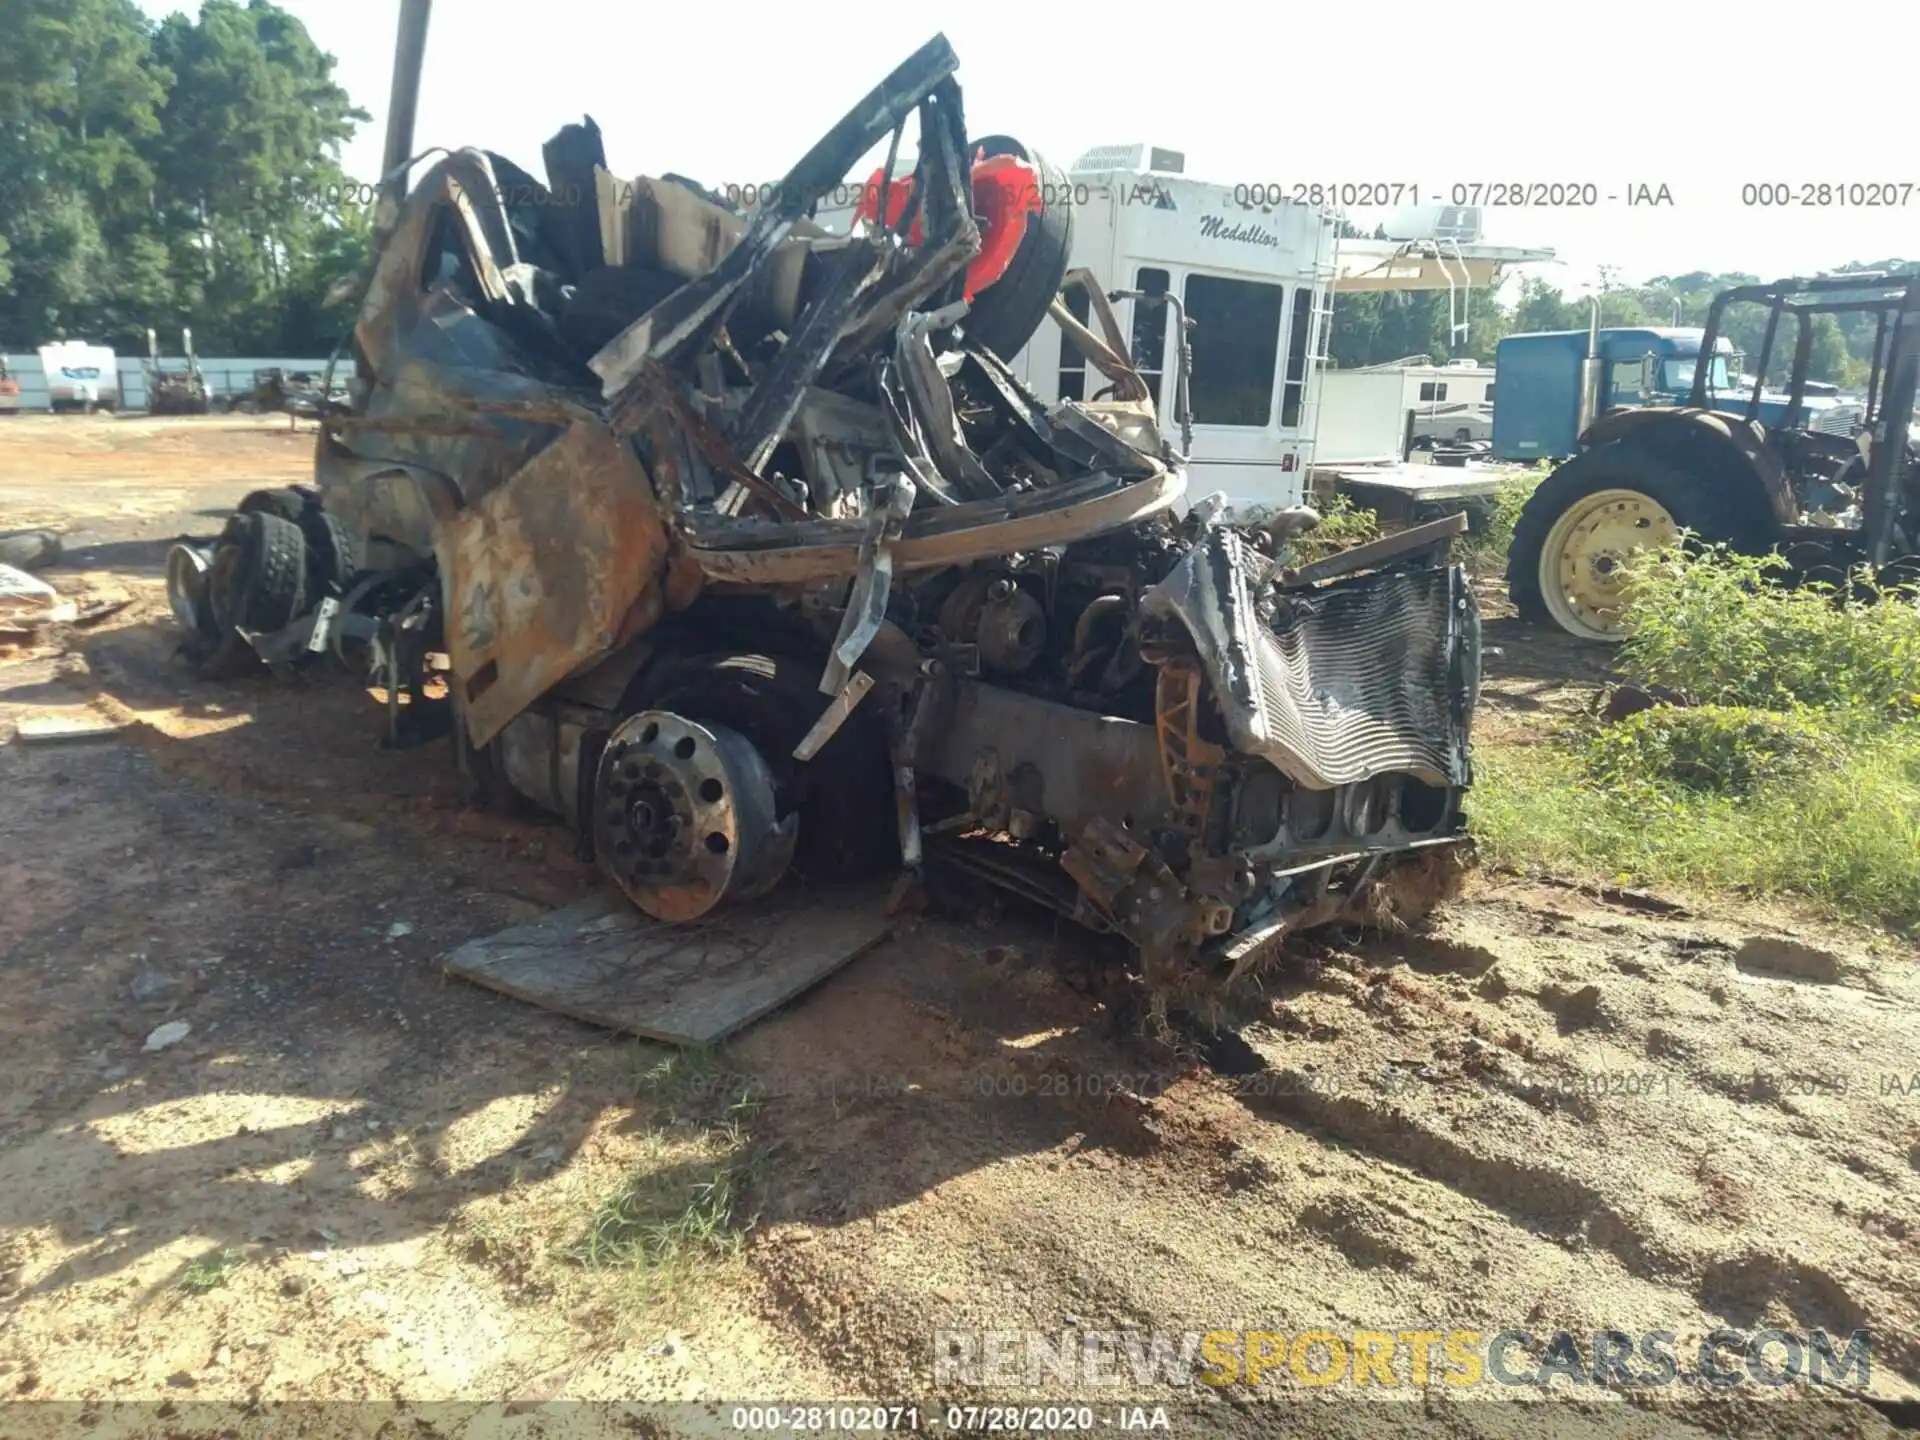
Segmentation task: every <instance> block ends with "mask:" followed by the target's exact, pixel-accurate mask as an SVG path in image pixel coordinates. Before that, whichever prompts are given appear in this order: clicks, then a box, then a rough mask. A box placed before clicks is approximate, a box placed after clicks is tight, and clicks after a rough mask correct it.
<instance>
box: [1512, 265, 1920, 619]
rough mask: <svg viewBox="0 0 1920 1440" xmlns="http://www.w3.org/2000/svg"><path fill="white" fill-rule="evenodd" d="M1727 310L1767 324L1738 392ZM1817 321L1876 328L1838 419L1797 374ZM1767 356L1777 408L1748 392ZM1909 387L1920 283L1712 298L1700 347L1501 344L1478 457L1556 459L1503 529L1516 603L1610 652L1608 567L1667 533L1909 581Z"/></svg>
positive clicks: (1836, 282) (1826, 285) (1916, 530)
mask: <svg viewBox="0 0 1920 1440" xmlns="http://www.w3.org/2000/svg"><path fill="white" fill-rule="evenodd" d="M1736 302H1749V303H1756V304H1760V305H1764V306H1766V307H1767V326H1766V332H1765V338H1764V340H1763V341H1762V344H1761V349H1760V354H1759V355H1758V356H1757V357H1756V358H1755V360H1754V364H1753V371H1754V376H1755V378H1753V379H1752V380H1751V383H1750V384H1745V383H1743V380H1742V378H1741V376H1740V370H1739V362H1740V356H1739V355H1738V352H1737V351H1735V349H1734V347H1733V346H1732V344H1731V343H1730V342H1729V341H1728V340H1727V339H1726V337H1725V336H1724V335H1723V334H1722V322H1723V320H1724V317H1725V314H1726V310H1727V307H1728V306H1729V305H1731V304H1734V303H1736ZM1822 314H1829V315H1839V314H1868V315H1872V316H1874V317H1876V319H1877V329H1876V334H1875V346H1874V353H1873V364H1872V369H1871V372H1870V376H1869V380H1868V385H1867V393H1866V398H1865V402H1864V404H1862V405H1858V406H1847V405H1845V404H1843V402H1842V401H1841V400H1840V399H1839V397H1838V396H1837V395H1836V394H1834V393H1833V387H1831V386H1822V385H1820V384H1819V383H1818V382H1816V381H1813V380H1812V379H1810V378H1809V376H1808V374H1807V370H1808V362H1809V358H1810V354H1811V347H1812V340H1813V320H1814V317H1815V316H1818V315H1822ZM1783 322H1786V323H1785V324H1784V325H1783ZM1783 330H1784V331H1785V332H1786V333H1784V334H1783ZM1779 344H1791V345H1792V346H1793V351H1792V358H1791V364H1790V366H1789V367H1788V368H1789V378H1788V380H1787V382H1786V385H1785V388H1784V389H1782V390H1780V391H1777V392H1774V391H1769V390H1767V389H1766V388H1765V385H1764V381H1763V379H1762V378H1759V377H1764V376H1766V374H1767V373H1768V368H1769V362H1770V361H1771V360H1772V359H1773V356H1774V352H1775V349H1776V346H1777V345H1779ZM1509 347H1512V348H1511V349H1510V348H1509ZM1510 357H1511V363H1510ZM1702 357H1706V360H1705V363H1702ZM1916 370H1920V274H1907V275H1891V276H1890V275H1882V274H1853V275H1837V276H1823V277H1820V278H1818V279H1812V280H1797V279H1796V280H1782V281H1778V282H1775V283H1773V284H1768V285H1743V286H1738V287H1735V288H1734V289H1731V290H1726V291H1723V292H1722V293H1721V294H1719V295H1717V296H1715V297H1714V300H1713V303H1712V305H1711V306H1710V307H1709V309H1708V312H1707V322H1706V326H1705V328H1704V329H1703V330H1678V329H1675V330H1666V329H1651V328H1649V329H1635V330H1612V331H1602V330H1599V329H1598V328H1597V327H1596V328H1594V329H1591V330H1589V331H1588V332H1586V334H1584V335H1582V334H1581V333H1580V332H1578V331H1572V332H1565V333H1560V334H1545V335H1523V336H1514V337H1510V338H1509V339H1508V340H1506V341H1503V342H1502V343H1501V345H1500V348H1499V351H1498V357H1497V360H1496V367H1495V379H1496V383H1497V385H1498V387H1499V401H1498V403H1497V405H1496V407H1495V410H1494V454H1495V455H1496V456H1497V457H1500V458H1506V459H1528V458H1558V457H1560V456H1570V457H1571V458H1568V459H1566V460H1564V462H1563V463H1561V464H1560V465H1559V466H1558V468H1556V469H1555V470H1554V471H1553V473H1552V474H1551V475H1549V476H1548V477H1547V479H1546V480H1545V481H1543V482H1542V483H1541V485H1540V488H1539V489H1538V490H1536V491H1535V492H1534V494H1533V497H1532V498H1531V499H1530V500H1529V501H1528V502H1527V504H1526V506H1525V508H1524V509H1523V510H1522V511H1521V514H1520V518H1519V520H1518V522H1517V523H1516V525H1515V527H1514V535H1513V544H1512V546H1511V548H1510V550H1509V552H1508V560H1507V587H1508V593H1509V594H1510V595H1511V597H1512V599H1513V602H1514V605H1515V606H1516V607H1517V608H1518V609H1519V611H1520V613H1521V615H1522V616H1523V617H1525V618H1527V619H1530V620H1535V621H1539V622H1542V623H1545V622H1551V623H1552V624H1554V625H1556V626H1558V627H1559V628H1560V629H1562V630H1564V631H1566V632H1567V633H1568V634H1570V635H1574V636H1577V637H1579V638H1581V639H1588V640H1619V639H1620V638H1622V633H1621V599H1622V594H1621V591H1622V575H1621V568H1620V567H1621V562H1622V561H1623V560H1624V559H1625V558H1626V556H1627V555H1628V554H1629V553H1631V552H1632V551H1634V550H1636V549H1641V548H1645V547H1648V546H1653V545H1665V544H1672V543H1675V542H1676V541H1677V540H1679V538H1680V536H1681V532H1682V531H1686V532H1690V533H1691V534H1692V535H1694V536H1695V537H1696V538H1698V539H1699V540H1701V541H1704V542H1707V543H1726V544H1729V545H1731V546H1733V547H1734V548H1736V549H1739V550H1743V551H1747V552H1749V553H1755V554H1759V553H1765V552H1766V551H1769V550H1775V549H1778V550H1780V551H1782V552H1783V553H1784V554H1785V555H1786V556H1787V558H1788V560H1789V561H1790V563H1791V564H1792V566H1793V567H1794V568H1795V569H1796V570H1797V571H1800V572H1801V573H1807V572H1810V571H1814V570H1821V569H1827V568H1834V569H1842V570H1844V569H1845V568H1848V567H1851V566H1854V565H1858V564H1867V565H1871V566H1873V567H1875V568H1876V569H1879V570H1881V571H1886V570H1888V569H1889V568H1893V567H1896V566H1903V565H1909V564H1911V563H1912V562H1913V559H1914V556H1915V552H1916V551H1920V460H1916V456H1915V453H1914V449H1913V446H1912V435H1913V422H1914V398H1915V381H1916ZM1823 392H1824V393H1823Z"/></svg>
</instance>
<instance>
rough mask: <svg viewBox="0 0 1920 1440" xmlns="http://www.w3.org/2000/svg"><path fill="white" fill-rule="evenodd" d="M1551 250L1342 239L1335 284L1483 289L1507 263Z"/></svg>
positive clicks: (1538, 260)
mask: <svg viewBox="0 0 1920 1440" xmlns="http://www.w3.org/2000/svg"><path fill="white" fill-rule="evenodd" d="M1551 259H1553V251H1551V250H1523V249H1520V248H1518V247H1517V246H1512V245H1456V244H1454V243H1453V242H1452V241H1449V240H1342V241H1341V242H1340V248H1339V250H1338V251H1337V252H1336V256H1335V260H1334V264H1335V266H1336V267H1337V270H1338V276H1337V278H1336V279H1335V281H1334V288H1335V289H1336V290H1339V291H1341V292H1343V293H1354V292H1359V291H1369V290H1448V289H1452V288H1455V287H1457V286H1470V287H1472V288H1473V289H1476V290H1480V289H1485V288H1487V287H1488V286H1491V285H1496V284H1498V283H1499V281H1500V272H1501V271H1502V270H1503V269H1505V267H1507V266H1509V265H1539V264H1543V263H1545V262H1546V261H1549V260H1551Z"/></svg>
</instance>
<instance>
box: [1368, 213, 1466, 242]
mask: <svg viewBox="0 0 1920 1440" xmlns="http://www.w3.org/2000/svg"><path fill="white" fill-rule="evenodd" d="M1385 229H1386V232H1387V238H1388V239H1389V240H1451V241H1453V242H1454V243H1455V244H1456V245H1478V244H1479V243H1480V235H1481V217H1480V207H1479V206H1477V205H1408V206H1403V207H1402V208H1401V209H1398V210H1396V211H1394V212H1393V213H1392V214H1391V215H1389V216H1388V217H1387V220H1386V225H1385Z"/></svg>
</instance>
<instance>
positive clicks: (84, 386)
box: [40, 340, 120, 410]
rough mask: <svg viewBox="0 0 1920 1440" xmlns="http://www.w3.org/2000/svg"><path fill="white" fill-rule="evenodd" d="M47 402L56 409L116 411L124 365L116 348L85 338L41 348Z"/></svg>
mask: <svg viewBox="0 0 1920 1440" xmlns="http://www.w3.org/2000/svg"><path fill="white" fill-rule="evenodd" d="M40 366H41V369H42V370H43V371H44V372H45V373H46V377H47V402H48V404H49V406H50V407H51V408H52V409H55V410H92V409H101V410H112V409H115V408H116V407H117V406H118V405H119V404H120V365H119V361H118V360H117V359H116V358H115V356H114V353H113V351H111V350H109V349H108V348H107V347H106V346H104V345H89V344H87V343H86V342H85V341H83V340H61V341H57V342H55V343H54V344H52V345H42V346H41V347H40Z"/></svg>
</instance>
